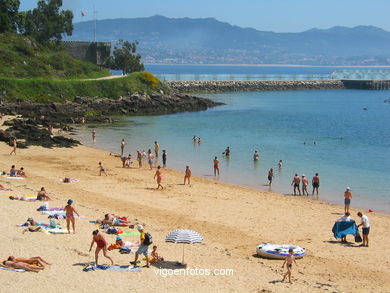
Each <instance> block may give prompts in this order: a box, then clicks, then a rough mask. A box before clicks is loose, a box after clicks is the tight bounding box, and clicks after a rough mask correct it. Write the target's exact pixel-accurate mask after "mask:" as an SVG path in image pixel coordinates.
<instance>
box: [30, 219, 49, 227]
mask: <svg viewBox="0 0 390 293" xmlns="http://www.w3.org/2000/svg"><path fill="white" fill-rule="evenodd" d="M25 225H26V226H44V227H46V226H49V224H45V223H44V222H37V221H35V220H34V219H33V218H28V219H27V222H26V224H25Z"/></svg>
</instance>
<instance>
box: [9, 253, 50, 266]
mask: <svg viewBox="0 0 390 293" xmlns="http://www.w3.org/2000/svg"><path fill="white" fill-rule="evenodd" d="M7 260H8V261H13V262H23V263H26V264H29V265H36V266H39V267H43V268H44V267H45V266H46V265H50V263H48V262H47V261H45V260H44V259H43V258H41V257H39V256H35V257H29V258H23V257H15V256H9V257H8V259H7Z"/></svg>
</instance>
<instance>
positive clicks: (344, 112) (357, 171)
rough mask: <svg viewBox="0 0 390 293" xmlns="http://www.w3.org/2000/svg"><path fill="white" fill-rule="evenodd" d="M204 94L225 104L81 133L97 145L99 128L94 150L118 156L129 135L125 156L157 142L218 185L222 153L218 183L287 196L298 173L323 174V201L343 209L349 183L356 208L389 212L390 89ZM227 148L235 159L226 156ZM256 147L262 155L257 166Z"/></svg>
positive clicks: (171, 158) (174, 164) (171, 160)
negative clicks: (215, 165)
mask: <svg viewBox="0 0 390 293" xmlns="http://www.w3.org/2000/svg"><path fill="white" fill-rule="evenodd" d="M203 96H205V97H208V98H211V99H213V100H215V101H219V102H223V103H225V105H224V106H219V107H216V108H213V109H209V110H207V111H200V112H189V113H188V112H186V113H179V114H171V115H160V116H139V117H124V118H120V121H119V122H117V123H114V124H107V125H97V126H96V127H95V126H91V125H88V126H83V127H81V128H80V130H79V134H78V136H79V138H80V139H81V140H82V141H83V142H84V143H85V144H86V145H93V144H92V143H91V127H95V129H96V132H97V141H96V143H95V144H94V146H95V147H98V148H102V149H106V150H108V151H112V152H115V153H119V149H120V140H121V139H122V138H124V139H125V140H126V141H127V142H128V145H127V146H126V149H125V152H126V153H131V154H132V155H133V157H134V156H135V155H136V150H147V149H148V148H150V149H152V151H153V149H154V147H153V145H154V141H158V142H159V144H160V151H161V150H163V149H165V150H167V153H168V160H167V161H168V163H167V166H168V167H171V168H174V169H177V170H182V171H183V174H184V169H185V166H186V165H189V166H191V170H192V172H193V174H194V175H199V176H204V177H206V178H210V179H213V180H214V179H215V178H214V176H213V158H214V156H217V157H218V158H219V160H220V172H221V175H220V177H219V178H218V179H215V180H220V181H223V182H227V183H233V184H239V185H244V186H250V187H254V188H258V189H263V190H272V191H275V192H280V193H283V194H286V196H288V195H291V194H292V187H291V186H290V184H291V182H292V179H293V176H294V174H295V173H297V174H299V175H300V176H301V175H302V174H305V175H306V176H307V177H308V179H309V181H310V182H311V179H312V177H313V175H314V173H316V172H318V173H319V176H320V179H321V186H320V199H322V200H326V201H329V202H333V203H337V204H343V193H344V191H345V188H346V187H347V186H349V187H350V188H351V191H352V193H353V199H352V204H351V205H352V206H353V207H359V208H362V209H364V210H367V209H374V210H378V211H385V212H390V103H385V102H384V100H386V99H388V98H389V96H390V92H388V91H367V90H299V91H270V92H245V93H224V94H212V95H203ZM194 135H196V136H198V137H201V138H202V141H203V142H202V143H201V144H200V145H199V144H194V143H193V141H192V137H193V136H194ZM314 142H315V144H314ZM227 146H229V147H230V148H231V155H230V158H226V157H224V156H223V155H222V152H223V151H224V150H225V148H226V147H227ZM255 150H257V151H259V153H260V160H259V161H257V162H256V161H254V160H253V153H254V151H255ZM279 160H282V161H283V165H282V168H281V169H279V168H278V166H277V164H278V161H279ZM118 164H119V162H118ZM270 168H273V169H274V174H275V178H274V181H273V184H272V188H269V187H268V186H266V184H267V183H268V180H267V173H268V170H269V169H270ZM152 180H153V175H152V174H151V182H152ZM168 180H169V179H168ZM195 182H196V181H195ZM195 184H196V183H195ZM309 192H310V193H311V185H309ZM237 196H239V195H237ZM340 212H342V210H340Z"/></svg>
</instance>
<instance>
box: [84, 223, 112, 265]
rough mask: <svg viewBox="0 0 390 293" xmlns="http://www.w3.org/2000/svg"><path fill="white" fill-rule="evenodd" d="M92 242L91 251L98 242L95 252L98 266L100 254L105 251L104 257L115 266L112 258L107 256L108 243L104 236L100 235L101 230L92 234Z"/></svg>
mask: <svg viewBox="0 0 390 293" xmlns="http://www.w3.org/2000/svg"><path fill="white" fill-rule="evenodd" d="M92 235H93V236H92V242H91V247H90V248H89V251H91V250H92V246H93V244H94V243H95V242H96V250H95V263H96V265H97V264H98V258H99V253H100V251H101V250H103V255H104V256H105V257H106V258H108V259H109V260H110V261H111V264H112V265H113V264H114V261H113V260H112V258H111V257H109V256H108V255H107V241H106V239H104V237H103V235H102V234H100V233H99V230H95V231H93V232H92Z"/></svg>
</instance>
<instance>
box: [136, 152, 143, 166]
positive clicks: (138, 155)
mask: <svg viewBox="0 0 390 293" xmlns="http://www.w3.org/2000/svg"><path fill="white" fill-rule="evenodd" d="M137 161H138V167H140V168H141V167H142V153H141V152H140V151H137Z"/></svg>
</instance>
